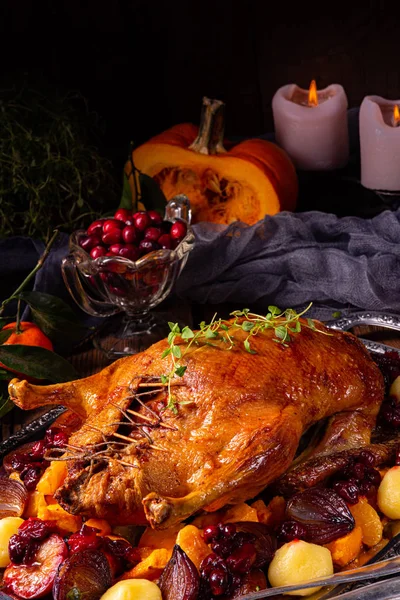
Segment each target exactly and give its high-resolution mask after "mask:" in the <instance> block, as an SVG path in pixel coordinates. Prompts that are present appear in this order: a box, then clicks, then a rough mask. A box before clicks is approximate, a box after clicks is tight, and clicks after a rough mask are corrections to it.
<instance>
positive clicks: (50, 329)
mask: <svg viewBox="0 0 400 600" xmlns="http://www.w3.org/2000/svg"><path fill="white" fill-rule="evenodd" d="M19 297H20V298H21V300H23V301H24V302H26V303H27V304H28V305H29V306H30V308H31V311H32V318H33V320H34V322H35V323H36V324H37V325H38V327H40V329H41V330H42V331H43V333H45V334H46V335H47V336H48V337H49V338H50V339H51V340H52V341H54V342H55V343H59V342H60V340H61V342H64V343H65V342H67V343H68V342H69V343H73V342H76V341H77V340H79V339H81V338H82V337H83V336H84V334H85V333H86V332H87V331H88V328H87V327H85V326H84V325H82V323H80V322H79V320H78V318H77V316H76V315H75V313H74V311H73V310H72V308H70V306H68V304H67V303H66V302H64V301H63V300H61V298H56V296H52V295H51V294H45V293H43V292H36V291H31V292H29V291H26V292H22V293H21V294H20V295H19Z"/></svg>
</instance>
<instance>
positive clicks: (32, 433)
mask: <svg viewBox="0 0 400 600" xmlns="http://www.w3.org/2000/svg"><path fill="white" fill-rule="evenodd" d="M325 325H326V326H327V327H329V328H330V329H334V330H336V331H348V330H350V329H352V328H353V327H357V326H360V325H372V326H376V327H380V328H384V329H389V330H394V331H400V315H395V314H388V313H385V314H384V313H375V312H367V311H362V312H356V313H353V314H351V315H350V316H348V317H341V318H339V319H335V320H331V321H326V322H325ZM359 339H360V341H362V342H363V344H364V345H365V347H366V348H367V349H368V351H369V352H370V353H371V354H384V353H385V352H387V351H390V352H396V353H397V354H398V355H399V357H400V349H398V348H394V347H392V346H388V345H386V344H382V343H379V342H374V341H371V340H368V339H364V338H362V337H361V336H359ZM64 411H65V409H64V408H63V407H60V406H59V407H56V408H53V409H51V410H50V411H48V412H47V413H45V414H44V415H42V416H41V417H39V418H38V419H35V420H34V421H32V422H31V423H29V424H28V425H26V426H25V427H23V428H22V429H20V430H19V431H18V432H17V433H15V434H13V435H11V436H10V437H9V438H7V439H6V440H4V441H3V442H1V443H0V460H1V459H2V458H3V457H4V456H5V455H6V454H7V453H8V452H11V451H12V450H14V449H15V448H17V447H18V446H20V445H21V444H24V443H26V442H29V441H32V440H34V439H37V438H38V437H40V435H43V433H44V431H46V429H47V428H48V427H49V426H50V425H51V423H53V422H54V421H55V420H56V419H57V418H58V417H59V416H60V415H61V414H62V413H63V412H64ZM395 556H400V534H398V535H396V536H395V537H394V538H392V539H391V540H390V542H389V543H388V544H387V545H386V546H385V547H384V548H383V549H382V550H380V551H379V552H378V553H377V554H376V555H375V556H373V557H372V558H371V559H370V560H369V561H368V563H367V564H374V563H376V562H379V561H383V560H386V559H389V558H392V557H395ZM343 574H345V571H343ZM260 593H261V592H259V593H255V594H249V595H248V596H244V597H243V599H244V600H245V599H246V598H249V600H250V599H251V598H260V599H261V598H262V596H261V595H260ZM297 597H299V596H297ZM338 597H340V598H342V597H343V600H347V599H348V600H394V599H396V598H398V599H399V600H400V571H399V573H398V576H397V577H395V576H394V575H391V576H389V578H387V579H384V580H382V579H378V577H377V578H376V579H373V578H369V579H366V580H365V581H357V582H355V583H350V584H341V585H335V586H334V587H330V588H325V589H322V590H321V591H319V592H317V593H316V594H313V595H312V596H308V598H310V600H332V599H333V598H338ZM275 598H281V599H283V600H284V599H285V598H288V596H287V595H285V596H283V595H279V596H275ZM238 600H239V599H238Z"/></svg>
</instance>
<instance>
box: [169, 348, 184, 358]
mask: <svg viewBox="0 0 400 600" xmlns="http://www.w3.org/2000/svg"><path fill="white" fill-rule="evenodd" d="M171 350H172V354H173V355H174V356H175V358H181V356H182V352H181V349H180V347H179V346H172V348H171Z"/></svg>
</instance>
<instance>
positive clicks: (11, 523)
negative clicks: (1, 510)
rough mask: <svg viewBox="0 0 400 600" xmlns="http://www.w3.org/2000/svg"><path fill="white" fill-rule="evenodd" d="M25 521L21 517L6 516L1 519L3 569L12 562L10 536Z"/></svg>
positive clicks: (0, 558)
mask: <svg viewBox="0 0 400 600" xmlns="http://www.w3.org/2000/svg"><path fill="white" fill-rule="evenodd" d="M23 522H24V519H20V517H4V519H0V569H3V568H4V567H6V566H7V565H8V564H9V563H10V556H9V554H8V542H9V541H10V537H11V536H12V535H14V533H17V532H18V527H19V526H20V525H22V523H23Z"/></svg>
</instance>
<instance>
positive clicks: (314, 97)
mask: <svg viewBox="0 0 400 600" xmlns="http://www.w3.org/2000/svg"><path fill="white" fill-rule="evenodd" d="M308 106H318V94H317V84H316V81H315V79H313V80H312V81H311V83H310V88H309V90H308Z"/></svg>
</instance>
